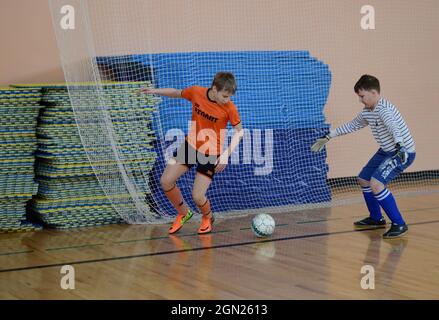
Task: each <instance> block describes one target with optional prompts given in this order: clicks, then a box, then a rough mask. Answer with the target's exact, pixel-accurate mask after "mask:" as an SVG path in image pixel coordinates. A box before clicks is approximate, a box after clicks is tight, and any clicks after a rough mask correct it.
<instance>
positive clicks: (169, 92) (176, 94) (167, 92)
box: [140, 88, 183, 98]
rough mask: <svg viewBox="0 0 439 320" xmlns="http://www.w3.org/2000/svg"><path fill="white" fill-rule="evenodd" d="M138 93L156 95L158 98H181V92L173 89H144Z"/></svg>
mask: <svg viewBox="0 0 439 320" xmlns="http://www.w3.org/2000/svg"><path fill="white" fill-rule="evenodd" d="M140 92H143V93H146V94H158V95H159V96H165V97H169V98H183V97H182V96H181V90H180V89H174V88H162V89H150V88H144V89H141V90H140Z"/></svg>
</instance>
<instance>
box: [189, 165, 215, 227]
mask: <svg viewBox="0 0 439 320" xmlns="http://www.w3.org/2000/svg"><path fill="white" fill-rule="evenodd" d="M211 183H212V179H211V178H210V177H208V176H206V175H204V174H201V173H197V175H196V176H195V181H194V187H193V189H192V198H193V200H194V202H195V204H196V205H197V206H198V208H199V209H200V211H201V214H202V216H201V224H200V228H199V229H198V233H199V234H203V233H209V232H211V231H212V225H213V222H214V220H215V219H214V216H213V213H212V210H211V208H210V201H209V199H207V197H206V192H207V189H209V186H210V184H211Z"/></svg>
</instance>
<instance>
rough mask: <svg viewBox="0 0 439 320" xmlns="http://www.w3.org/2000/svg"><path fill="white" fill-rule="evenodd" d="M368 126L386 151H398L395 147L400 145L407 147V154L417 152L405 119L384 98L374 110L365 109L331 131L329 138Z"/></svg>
mask: <svg viewBox="0 0 439 320" xmlns="http://www.w3.org/2000/svg"><path fill="white" fill-rule="evenodd" d="M367 125H370V128H371V130H372V134H373V136H374V138H375V140H376V141H377V142H378V144H379V145H380V147H381V148H382V149H383V150H384V151H387V152H392V151H396V147H395V145H396V144H397V143H400V144H401V145H403V146H405V148H406V150H407V152H415V143H414V141H413V138H412V135H411V134H410V131H409V129H408V127H407V124H406V123H405V121H404V119H403V117H402V116H401V114H400V113H399V111H398V109H397V108H396V107H395V106H394V105H393V104H392V103H390V102H389V101H387V100H386V99H384V98H381V99H380V100H379V101H378V104H377V105H376V107H375V108H374V109H373V110H371V109H368V108H364V109H363V111H361V112H360V113H359V114H358V115H357V116H356V117H355V119H353V120H352V121H351V122H348V123H345V124H344V125H342V126H340V127H338V128H337V129H334V130H331V132H330V134H329V136H330V137H331V138H333V137H337V136H342V135H345V134H348V133H351V132H354V131H357V130H359V129H361V128H364V127H366V126H367Z"/></svg>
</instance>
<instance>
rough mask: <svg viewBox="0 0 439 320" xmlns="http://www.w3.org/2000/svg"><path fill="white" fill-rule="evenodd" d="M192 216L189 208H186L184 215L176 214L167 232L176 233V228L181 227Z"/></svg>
mask: <svg viewBox="0 0 439 320" xmlns="http://www.w3.org/2000/svg"><path fill="white" fill-rule="evenodd" d="M192 216H193V212H192V211H191V210H188V211H187V213H186V214H185V215H183V214H178V215H177V217H176V218H175V220H174V223H173V224H172V226H171V227H170V228H169V231H168V233H169V234H173V233H176V232H177V231H178V230H180V229H181V227H183V225H184V224H185V223H186V222H187V221H188V220H189V219H190V218H192Z"/></svg>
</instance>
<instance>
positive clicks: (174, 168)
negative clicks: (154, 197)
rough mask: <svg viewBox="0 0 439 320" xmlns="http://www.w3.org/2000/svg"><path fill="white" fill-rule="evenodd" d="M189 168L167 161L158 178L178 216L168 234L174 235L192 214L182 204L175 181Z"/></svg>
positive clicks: (181, 197)
mask: <svg viewBox="0 0 439 320" xmlns="http://www.w3.org/2000/svg"><path fill="white" fill-rule="evenodd" d="M188 170H189V168H188V167H187V166H185V165H183V164H180V163H178V162H176V161H175V160H174V159H171V160H169V162H168V165H167V166H166V168H165V171H164V172H163V174H162V177H161V178H160V184H161V185H162V188H163V191H164V192H165V194H166V197H167V198H168V199H169V201H170V202H171V203H172V205H173V206H174V208H175V209H176V210H177V212H178V214H177V217H176V218H175V220H174V223H173V224H172V226H171V227H170V228H169V233H170V234H172V233H175V232H177V231H178V230H180V228H181V227H182V226H183V224H184V223H185V222H186V221H188V220H189V219H190V218H191V217H192V215H193V213H192V211H191V210H190V209H189V208H188V206H187V205H186V203H185V202H184V199H183V196H182V194H181V191H180V189H179V188H178V187H177V184H176V182H177V180H178V179H179V178H180V177H181V176H182V175H183V174H185V173H186V172H187V171H188Z"/></svg>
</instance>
